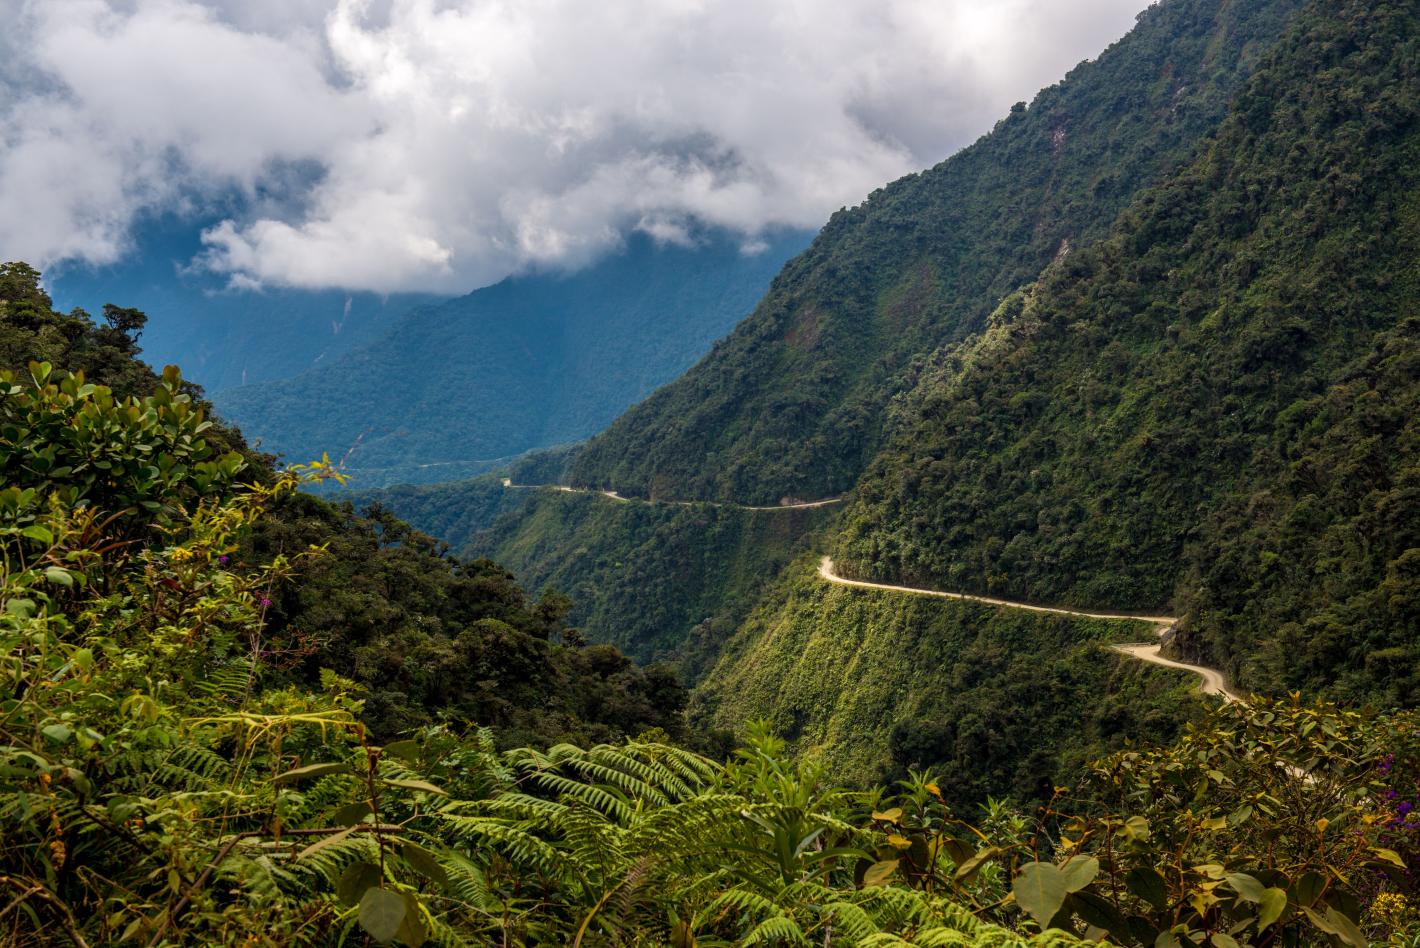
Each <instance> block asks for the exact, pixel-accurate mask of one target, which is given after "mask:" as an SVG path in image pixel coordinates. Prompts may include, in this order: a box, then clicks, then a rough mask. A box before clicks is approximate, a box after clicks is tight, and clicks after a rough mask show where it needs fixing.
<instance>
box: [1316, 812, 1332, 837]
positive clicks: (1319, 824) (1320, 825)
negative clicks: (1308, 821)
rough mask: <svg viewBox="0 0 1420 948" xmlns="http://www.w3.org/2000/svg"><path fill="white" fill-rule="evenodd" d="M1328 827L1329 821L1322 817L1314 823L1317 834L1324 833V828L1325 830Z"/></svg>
mask: <svg viewBox="0 0 1420 948" xmlns="http://www.w3.org/2000/svg"><path fill="white" fill-rule="evenodd" d="M1330 825H1331V821H1330V820H1328V819H1327V818H1326V817H1324V816H1323V817H1322V818H1321V819H1319V820H1317V821H1316V831H1317V832H1318V833H1325V832H1326V828H1327V827H1328V826H1330Z"/></svg>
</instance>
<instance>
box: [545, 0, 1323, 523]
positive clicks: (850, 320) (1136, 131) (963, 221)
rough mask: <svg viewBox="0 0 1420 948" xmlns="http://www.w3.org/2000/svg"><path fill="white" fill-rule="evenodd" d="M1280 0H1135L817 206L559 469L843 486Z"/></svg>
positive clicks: (1240, 76)
mask: <svg viewBox="0 0 1420 948" xmlns="http://www.w3.org/2000/svg"><path fill="white" fill-rule="evenodd" d="M1297 6H1298V3H1294V2H1290V0H1269V2H1259V0H1249V2H1231V3H1218V2H1216V0H1208V2H1170V3H1160V4H1156V5H1154V6H1152V7H1150V8H1149V9H1148V10H1146V11H1145V12H1144V13H1143V14H1141V16H1140V20H1139V23H1138V25H1137V27H1136V28H1135V29H1134V30H1133V31H1132V32H1131V33H1130V34H1129V35H1127V36H1126V37H1124V38H1123V39H1122V40H1120V41H1119V42H1118V43H1116V44H1115V45H1113V46H1112V47H1110V48H1109V49H1108V50H1106V51H1105V52H1104V53H1103V54H1101V55H1100V57H1099V58H1098V59H1097V60H1095V61H1093V62H1087V63H1083V64H1081V65H1080V66H1078V67H1077V68H1076V69H1074V70H1073V71H1072V72H1071V73H1070V74H1069V75H1068V76H1067V77H1066V78H1065V79H1064V80H1063V81H1062V82H1060V83H1059V84H1057V85H1055V86H1052V87H1051V88H1048V89H1046V90H1044V91H1042V92H1041V93H1040V94H1039V95H1038V96H1037V97H1036V98H1035V101H1034V102H1032V103H1031V105H1030V106H1029V108H1027V107H1026V105H1025V104H1024V103H1022V104H1019V105H1017V106H1016V107H1015V108H1014V109H1013V110H1012V112H1011V114H1010V115H1009V116H1007V117H1006V118H1005V119H1003V120H1002V121H1001V122H1000V123H999V124H998V125H997V127H996V128H995V129H994V130H993V131H992V132H991V134H989V135H987V136H986V137H984V138H983V139H982V140H981V141H979V142H977V143H976V144H975V145H973V146H971V147H969V148H967V149H965V150H964V151H962V152H961V153H960V154H957V155H955V156H953V157H952V158H951V159H949V160H947V161H944V162H942V163H941V164H939V165H937V166H936V167H934V168H931V169H929V170H927V171H924V172H922V173H921V174H917V175H911V176H908V177H906V178H903V179H901V180H899V181H896V182H893V183H892V184H890V185H888V186H887V187H885V188H883V189H881V190H879V191H877V192H875V193H873V194H872V195H870V196H869V197H868V199H867V200H865V201H864V202H863V203H862V204H861V205H859V206H857V207H854V208H851V209H845V210H842V211H840V212H838V213H837V214H835V215H834V216H833V217H832V219H831V220H830V221H829V222H828V224H827V225H826V226H825V227H824V229H823V230H822V232H821V233H820V234H819V235H818V237H817V238H816V239H815V241H814V243H813V245H812V246H811V247H810V248H809V250H808V252H807V253H805V254H804V255H803V256H801V257H800V258H798V259H797V260H795V261H793V262H792V263H791V264H790V265H789V266H788V267H786V268H785V270H784V272H783V273H782V274H781V275H780V276H779V278H778V279H777V280H776V281H775V283H774V286H773V287H772V289H771V290H770V292H769V293H768V295H766V296H765V298H764V299H763V301H761V302H760V304H759V306H758V307H756V309H755V311H754V313H753V315H752V316H751V318H749V319H748V320H746V321H745V322H743V323H742V324H741V325H739V326H738V327H736V329H735V331H734V332H733V333H732V334H731V335H730V336H729V338H728V339H726V340H725V341H724V342H722V343H720V344H719V345H717V346H716V347H715V349H714V350H713V351H712V352H711V353H710V354H709V355H708V356H706V358H705V359H703V360H702V361H701V362H699V363H698V364H697V365H696V366H695V367H694V368H693V369H691V370H690V371H689V372H687V373H686V374H685V376H684V377H683V378H681V379H678V380H677V381H676V382H675V383H674V384H672V385H670V386H667V387H666V388H665V389H663V390H661V391H659V392H657V393H656V394H655V395H654V396H653V397H651V398H649V399H647V400H646V401H645V402H643V403H641V404H640V405H638V406H636V408H635V409H633V410H632V411H630V412H627V414H626V415H625V416H623V417H622V418H620V419H618V420H617V422H616V424H614V425H612V427H611V428H610V429H609V430H608V431H607V432H605V433H604V434H602V435H600V436H598V437H597V438H595V439H593V440H592V442H591V443H590V444H589V445H588V447H587V450H586V451H585V452H584V453H583V454H582V456H581V457H580V458H579V459H578V461H577V463H576V465H575V467H574V469H573V477H574V479H575V480H577V481H578V482H579V483H585V484H598V485H603V486H608V487H615V488H616V489H617V490H619V491H620V492H622V493H624V494H636V495H639V496H667V497H676V498H681V499H688V498H706V499H714V500H728V501H739V502H741V503H772V502H774V501H775V500H777V499H778V498H780V497H782V496H786V495H788V496H795V497H826V496H830V495H833V494H837V493H841V492H842V491H844V490H847V489H849V488H850V487H852V486H853V484H854V482H855V481H856V480H857V478H858V476H859V475H860V474H861V473H862V471H863V470H864V468H865V467H866V465H867V463H868V462H869V460H870V459H871V458H872V456H873V454H874V453H875V451H876V450H877V448H878V447H879V446H880V445H881V443H882V433H883V429H884V422H885V421H886V420H888V419H889V418H890V417H891V416H890V405H891V403H892V399H893V397H894V396H895V395H896V394H898V393H899V392H902V391H904V390H906V389H907V388H908V387H910V384H911V380H912V374H913V372H914V371H915V370H916V367H917V363H918V360H920V359H922V358H924V357H925V356H926V355H927V354H928V353H930V352H932V351H934V350H935V349H937V348H938V347H939V346H941V345H943V344H945V343H948V342H952V341H957V340H961V339H964V338H967V337H968V336H970V335H971V334H973V333H975V332H978V331H979V330H980V329H981V328H982V327H984V326H985V324H986V320H987V318H988V317H989V316H990V315H991V313H992V311H993V310H994V309H995V308H996V305H997V303H999V301H1000V300H1001V299H1002V298H1003V297H1005V296H1006V295H1008V294H1009V293H1011V292H1013V291H1014V290H1016V289H1017V288H1018V287H1020V286H1022V285H1023V284H1025V283H1028V282H1030V281H1032V280H1034V279H1035V278H1036V276H1037V275H1038V274H1039V273H1040V271H1041V270H1042V269H1043V268H1044V267H1045V266H1046V265H1047V264H1048V263H1049V262H1050V261H1051V260H1052V259H1054V258H1055V257H1056V256H1058V255H1060V254H1062V253H1064V252H1065V251H1067V250H1068V249H1069V248H1070V247H1072V246H1073V247H1079V246H1083V245H1086V244H1088V243H1090V242H1092V241H1095V240H1098V239H1100V238H1102V237H1104V236H1105V235H1106V234H1107V233H1108V232H1109V228H1110V227H1111V225H1112V224H1113V223H1114V221H1115V219H1116V218H1117V217H1118V216H1119V214H1120V212H1121V211H1123V210H1124V208H1126V207H1127V206H1129V204H1130V203H1131V201H1132V200H1133V199H1134V198H1135V196H1136V195H1137V194H1138V193H1139V191H1140V190H1141V189H1143V188H1145V187H1147V186H1149V185H1152V184H1155V183H1157V182H1158V181H1160V180H1162V179H1163V178H1164V177H1166V176H1167V175H1169V174H1171V173H1172V172H1175V171H1177V170H1178V169H1179V168H1181V167H1183V166H1184V165H1185V164H1186V163H1187V162H1188V161H1189V160H1190V158H1191V157H1192V155H1193V154H1194V152H1195V151H1196V149H1197V148H1198V145H1199V142H1200V140H1201V139H1202V138H1203V137H1204V136H1205V135H1207V134H1208V133H1209V132H1210V131H1211V130H1212V129H1213V128H1214V127H1216V125H1217V123H1218V122H1219V121H1220V120H1221V119H1222V117H1223V115H1224V113H1225V112H1226V110H1227V107H1228V103H1229V101H1230V99H1231V97H1232V95H1233V93H1234V91H1235V90H1236V89H1237V88H1238V87H1239V85H1240V84H1241V83H1242V82H1243V81H1244V80H1245V79H1246V77H1247V76H1248V75H1249V74H1250V73H1251V71H1252V69H1253V67H1254V66H1255V65H1256V63H1257V61H1258V58H1259V57H1260V56H1261V55H1262V53H1263V51H1264V50H1265V49H1266V48H1267V47H1268V45H1270V44H1271V43H1272V42H1274V41H1275V40H1276V39H1277V37H1279V36H1280V35H1282V32H1283V30H1284V25H1285V23H1286V21H1287V18H1288V17H1289V15H1290V14H1291V13H1292V12H1293V11H1295V9H1296V8H1297Z"/></svg>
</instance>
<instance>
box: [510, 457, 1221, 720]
mask: <svg viewBox="0 0 1420 948" xmlns="http://www.w3.org/2000/svg"><path fill="white" fill-rule="evenodd" d="M503 487H504V488H505V489H508V490H544V489H546V490H559V491H562V492H564V493H568V494H597V495H599V496H602V497H605V498H607V499H608V500H615V501H619V502H620V503H624V504H625V503H632V502H637V503H663V504H668V505H670V506H676V507H693V506H695V505H696V504H698V503H704V504H708V505H709V506H711V507H734V508H736V509H739V510H808V509H812V508H815V507H827V506H830V505H832V504H841V503H842V502H843V498H842V497H829V498H827V499H825V500H814V501H808V502H805V503H798V504H779V505H778V506H774V507H752V506H749V505H747V504H726V503H719V502H716V501H692V500H664V501H643V500H641V499H640V498H636V497H623V496H621V495H620V494H618V493H617V492H616V491H614V490H596V489H595V488H591V487H565V486H563V485H561V484H514V483H513V482H512V480H510V479H509V478H506V477H505V478H503ZM818 574H819V576H820V577H821V578H822V579H825V580H827V581H828V582H830V583H837V584H838V585H840V586H851V587H853V588H855V589H877V590H881V591H883V592H896V593H907V594H909V595H912V596H932V597H934V598H937V599H955V600H958V601H961V602H979V603H982V604H983V605H988V606H1000V607H1002V608H1004V609H1021V610H1024V611H1026V612H1043V613H1050V614H1053V615H1061V616H1080V617H1081V618H1085V619H1108V620H1111V621H1115V622H1148V623H1150V624H1152V625H1153V626H1154V627H1155V631H1156V632H1157V633H1158V635H1159V638H1160V639H1162V638H1163V637H1164V635H1165V634H1167V633H1168V631H1169V630H1170V629H1172V628H1173V627H1174V626H1175V625H1177V624H1178V620H1177V619H1175V618H1174V617H1172V616H1141V615H1130V614H1128V613H1122V612H1089V611H1085V610H1081V609H1065V608H1062V607H1060V606H1036V605H1031V604H1030V603H1026V602H1013V601H1012V600H1010V599H996V598H994V597H992V596H978V595H975V594H973V593H955V592H945V591H943V590H940V589H919V588H917V587H914V586H894V585H891V584H889V583H872V582H866V581H864V580H861V579H849V578H847V577H846V576H840V575H838V573H836V572H834V569H833V558H832V557H829V556H825V557H824V558H823V559H821V560H819V564H818ZM1110 647H1111V648H1113V649H1114V650H1115V651H1116V652H1119V653H1121V654H1123V655H1128V656H1129V657H1131V658H1136V659H1138V660H1139V661H1141V662H1149V663H1150V664H1153V665H1160V666H1162V667H1164V668H1175V669H1178V670H1180V671H1186V672H1191V673H1192V674H1194V675H1197V676H1198V677H1199V678H1201V679H1202V682H1201V684H1200V685H1199V691H1201V692H1202V693H1203V694H1205V695H1217V696H1218V697H1220V698H1222V699H1223V700H1224V701H1227V702H1230V703H1231V702H1234V701H1238V702H1244V703H1246V702H1245V701H1244V699H1243V696H1242V695H1240V694H1238V693H1237V692H1236V691H1234V690H1232V689H1231V688H1229V687H1228V680H1227V678H1226V677H1225V676H1224V675H1223V673H1222V672H1221V671H1219V670H1218V669H1216V668H1209V667H1207V666H1206V665H1191V664H1189V663H1187V662H1179V661H1175V660H1173V659H1171V658H1166V657H1164V654H1163V644H1162V643H1161V642H1159V643H1149V642H1145V643H1140V644H1135V645H1113V646H1110Z"/></svg>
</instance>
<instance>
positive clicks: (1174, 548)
mask: <svg viewBox="0 0 1420 948" xmlns="http://www.w3.org/2000/svg"><path fill="white" fill-rule="evenodd" d="M1417 118H1420V20H1417V18H1416V17H1415V15H1414V12H1413V10H1412V9H1411V8H1410V7H1409V6H1407V5H1404V4H1384V3H1381V4H1377V3H1365V4H1362V3H1326V4H1321V5H1320V6H1319V7H1318V9H1317V11H1316V12H1315V14H1314V15H1311V16H1309V17H1308V18H1307V19H1306V20H1305V22H1304V25H1303V28H1302V29H1300V30H1299V31H1297V32H1296V33H1294V34H1292V35H1291V36H1290V37H1289V38H1288V39H1287V40H1286V42H1284V43H1283V44H1282V46H1281V47H1280V48H1279V49H1278V50H1277V51H1276V53H1275V54H1274V56H1273V57H1272V58H1271V61H1270V62H1269V63H1268V64H1267V65H1266V66H1265V67H1263V68H1262V69H1261V70H1259V72H1258V74H1257V75H1256V76H1255V77H1254V78H1253V79H1252V81H1251V82H1249V83H1248V84H1247V85H1246V87H1245V88H1244V89H1243V91H1242V92H1241V94H1240V95H1239V96H1238V98H1237V101H1236V103H1235V105H1234V108H1233V110H1232V113H1231V115H1230V116H1229V117H1228V119H1227V121H1226V122H1225V123H1224V124H1223V126H1222V128H1221V129H1220V131H1219V132H1218V134H1217V135H1216V136H1215V137H1214V138H1213V140H1212V141H1211V142H1210V143H1209V145H1208V147H1207V148H1206V150H1205V152H1204V154H1203V155H1202V156H1201V157H1200V158H1199V160H1198V161H1196V162H1195V163H1194V164H1193V165H1192V166H1190V167H1189V168H1188V169H1186V170H1184V171H1182V172H1181V173H1179V174H1177V175H1175V176H1173V177H1171V178H1170V179H1169V180H1168V181H1167V182H1165V183H1163V184H1162V185H1160V186H1158V187H1156V188H1153V189H1150V190H1148V191H1146V192H1144V194H1143V195H1142V197H1141V198H1140V200H1139V201H1138V202H1137V203H1136V204H1135V205H1134V206H1133V207H1132V208H1131V209H1130V211H1129V212H1128V213H1127V214H1125V215H1124V217H1123V218H1122V219H1121V221H1120V223H1119V225H1118V227H1117V228H1116V230H1115V233H1114V234H1113V235H1112V236H1111V237H1110V238H1109V239H1108V240H1106V241H1103V242H1102V243H1100V244H1098V245H1097V246H1093V247H1082V248H1079V249H1077V250H1075V251H1073V252H1072V253H1071V254H1069V255H1068V256H1067V257H1065V258H1063V259H1061V260H1060V261H1058V262H1057V263H1055V264H1054V265H1052V266H1051V267H1049V268H1048V269H1047V270H1046V271H1045V273H1044V274H1043V275H1042V277H1041V279H1040V280H1039V281H1038V282H1036V283H1034V284H1032V285H1031V286H1029V287H1027V288H1025V289H1024V290H1022V291H1021V292H1019V293H1017V294H1015V295H1013V296H1011V297H1010V298H1008V299H1007V300H1006V301H1005V302H1004V303H1003V304H1002V305H1001V306H1000V308H999V309H998V311H997V313H996V314H995V316H994V317H993V320H992V323H991V325H990V328H989V329H988V330H987V332H985V333H984V334H982V335H981V336H980V337H979V338H977V339H973V340H971V341H970V342H969V343H967V344H964V345H960V346H955V347H948V348H945V349H943V350H941V351H940V352H938V353H937V354H936V355H935V356H934V357H933V358H932V360H931V361H930V362H929V366H928V368H927V369H926V370H925V371H924V372H923V374H922V377H921V379H920V381H919V382H918V385H917V387H916V389H915V390H914V391H913V392H912V393H911V394H910V395H909V396H908V397H907V398H905V399H904V400H903V401H902V403H901V404H899V405H898V406H897V408H896V413H897V417H898V418H899V425H898V427H897V429H896V431H895V432H894V434H893V436H892V439H891V441H890V442H889V443H888V444H887V445H886V446H885V448H884V450H883V451H882V452H881V453H880V454H879V455H878V456H877V458H876V459H875V461H874V463H873V465H872V467H871V468H870V470H869V471H868V473H867V474H866V475H865V477H864V478H863V479H862V480H861V481H860V483H859V485H858V490H857V496H858V503H857V505H856V506H855V507H854V508H853V509H852V510H850V511H849V512H848V513H847V514H846V515H845V521H844V526H845V529H844V533H843V535H842V537H841V538H840V539H839V541H838V544H837V551H838V552H837V555H838V557H839V558H840V560H843V561H847V563H848V564H849V566H850V567H851V568H852V569H853V570H854V571H856V572H858V573H861V574H863V575H872V576H879V577H892V578H893V579H894V581H905V580H906V581H912V582H914V583H918V584H927V585H939V586H941V587H943V588H951V589H971V590H990V591H994V592H997V593H1002V594H1007V595H1011V596H1015V597H1019V598H1025V599H1032V600H1037V601H1059V602H1069V603H1074V604H1083V605H1093V606H1109V607H1111V608H1139V609H1152V608H1158V607H1164V606H1167V605H1168V604H1169V603H1170V601H1171V600H1174V599H1175V597H1177V600H1178V601H1180V602H1183V603H1186V604H1187V606H1188V616H1187V619H1186V623H1185V633H1184V641H1185V642H1186V643H1187V646H1186V647H1187V648H1189V649H1190V650H1192V651H1193V652H1194V653H1195V654H1204V655H1209V656H1212V657H1216V658H1218V659H1220V660H1222V661H1223V662H1224V663H1225V664H1226V666H1227V668H1228V670H1229V671H1230V672H1232V673H1234V674H1235V675H1237V676H1238V679H1239V680H1240V681H1241V682H1242V683H1243V684H1244V685H1245V686H1248V687H1255V688H1259V689H1262V690H1267V691H1271V692H1274V693H1280V692H1282V691H1286V690H1291V689H1294V688H1302V689H1304V690H1306V691H1308V692H1315V691H1318V690H1332V691H1336V692H1339V693H1342V694H1345V695H1347V696H1348V697H1351V698H1375V699H1378V700H1381V701H1384V702H1386V703H1405V704H1409V703H1413V702H1415V701H1416V700H1417V699H1420V679H1417V678H1416V671H1415V669H1416V668H1417V667H1420V666H1417V659H1420V652H1417V651H1416V648H1417V643H1416V641H1415V636H1414V633H1415V628H1416V625H1415V618H1416V613H1415V611H1414V603H1415V602H1417V601H1420V574H1417V571H1416V568H1415V564H1416V563H1417V562H1420V560H1417V559H1416V556H1417V550H1420V496H1418V495H1417V493H1416V483H1417V481H1416V478H1417V476H1420V466H1417V465H1420V450H1418V449H1420V442H1417V440H1416V439H1417V429H1416V417H1417V415H1416V408H1417V407H1420V402H1417V399H1420V377H1417V373H1416V371H1415V370H1416V366H1417V365H1420V362H1418V361H1417V360H1420V350H1417V339H1420V319H1417V317H1420V311H1417V296H1416V289H1417V285H1418V284H1417V276H1420V272H1418V271H1417V267H1416V260H1417V259H1420V256H1418V255H1420V124H1418V123H1417Z"/></svg>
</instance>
